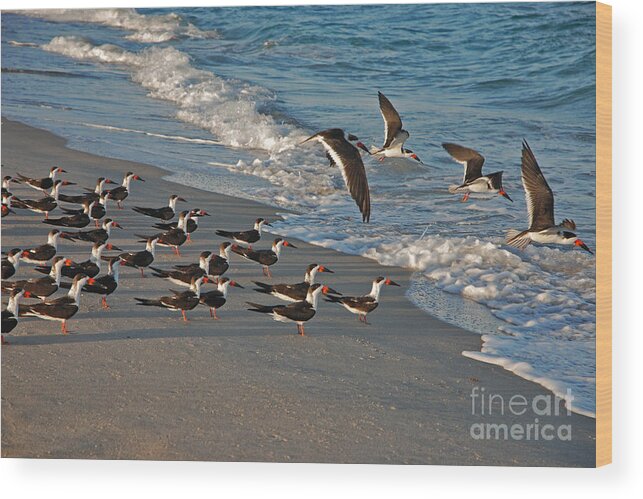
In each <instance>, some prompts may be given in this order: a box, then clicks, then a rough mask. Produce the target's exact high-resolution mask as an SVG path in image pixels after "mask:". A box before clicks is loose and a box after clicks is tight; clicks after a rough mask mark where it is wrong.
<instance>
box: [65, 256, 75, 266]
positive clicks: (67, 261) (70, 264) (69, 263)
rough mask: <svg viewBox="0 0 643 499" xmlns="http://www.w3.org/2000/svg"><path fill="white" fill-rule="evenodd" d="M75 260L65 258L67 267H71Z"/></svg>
mask: <svg viewBox="0 0 643 499" xmlns="http://www.w3.org/2000/svg"><path fill="white" fill-rule="evenodd" d="M73 263H74V262H73V261H71V260H70V259H69V258H67V259H66V260H65V267H71V266H72V264H73Z"/></svg>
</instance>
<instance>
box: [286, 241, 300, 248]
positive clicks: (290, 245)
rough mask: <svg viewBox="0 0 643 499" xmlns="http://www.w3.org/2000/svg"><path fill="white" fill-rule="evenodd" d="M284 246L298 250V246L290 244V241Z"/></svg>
mask: <svg viewBox="0 0 643 499" xmlns="http://www.w3.org/2000/svg"><path fill="white" fill-rule="evenodd" d="M284 246H289V247H291V248H295V249H297V246H295V245H294V244H293V243H289V242H288V241H284Z"/></svg>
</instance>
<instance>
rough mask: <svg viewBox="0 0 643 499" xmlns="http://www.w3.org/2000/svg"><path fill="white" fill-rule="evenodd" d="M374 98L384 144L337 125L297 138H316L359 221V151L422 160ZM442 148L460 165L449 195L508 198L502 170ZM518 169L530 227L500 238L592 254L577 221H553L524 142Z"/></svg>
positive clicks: (367, 200)
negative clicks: (580, 235) (338, 174)
mask: <svg viewBox="0 0 643 499" xmlns="http://www.w3.org/2000/svg"><path fill="white" fill-rule="evenodd" d="M378 98H379V105H380V112H381V114H382V118H383V119H384V144H383V145H382V147H381V148H374V149H372V150H369V149H368V148H367V147H366V146H365V145H364V144H363V143H362V142H361V141H360V140H359V138H358V137H357V136H356V135H353V134H351V133H346V132H345V131H344V130H342V129H341V128H331V129H328V130H324V131H321V132H318V133H316V134H315V135H313V136H311V137H309V138H307V139H306V140H304V141H303V142H302V144H304V143H307V142H309V141H317V142H319V143H320V144H321V145H322V146H323V147H324V149H325V150H326V156H327V158H328V159H329V161H330V166H338V167H339V168H340V170H341V173H342V177H343V178H344V182H345V183H346V187H347V188H348V191H349V192H350V194H351V196H352V197H353V199H354V200H355V203H356V204H357V206H358V208H359V210H360V212H361V214H362V221H363V222H368V221H369V220H370V218H371V197H370V191H369V187H368V179H367V177H366V168H365V167H364V162H363V160H362V154H361V152H360V150H361V151H364V152H365V153H366V154H367V155H371V156H374V157H375V158H377V159H378V160H380V161H384V160H385V159H386V158H406V159H411V160H415V161H418V162H420V163H421V160H420V158H419V157H418V156H417V154H415V153H414V152H413V151H411V150H410V149H406V148H405V147H404V144H405V142H406V140H407V139H408V138H409V136H410V134H409V132H408V131H406V130H404V128H403V127H402V118H401V117H400V114H399V113H398V112H397V110H396V109H395V107H394V106H393V104H392V103H391V101H390V100H389V99H388V98H387V97H386V96H385V95H384V94H382V92H378ZM442 147H443V148H444V149H445V150H446V152H447V153H449V155H450V156H451V157H452V158H453V159H454V160H455V161H457V162H458V163H461V164H462V165H464V178H463V180H462V183H461V184H460V185H452V186H450V187H449V188H448V189H449V192H450V193H452V194H462V195H463V197H462V201H463V202H464V201H467V200H468V199H469V196H470V195H471V194H472V193H477V194H494V195H495V194H497V195H500V196H503V197H504V198H506V199H508V200H509V201H512V202H513V200H512V199H511V197H509V195H508V194H507V192H506V191H505V190H504V188H503V186H502V174H503V172H502V171H499V172H494V173H488V174H486V175H483V173H482V166H483V165H484V161H485V158H484V156H482V155H481V154H480V153H479V152H477V151H475V150H473V149H470V148H468V147H463V146H461V145H458V144H451V143H444V144H442ZM521 173H522V175H521V176H522V185H523V187H524V190H525V197H526V201H527V213H528V221H529V227H528V228H527V229H525V230H522V231H519V230H514V229H510V230H508V231H507V237H506V240H505V242H506V243H507V244H508V245H510V246H513V247H516V248H519V249H521V250H522V249H525V248H526V247H527V246H528V245H529V244H531V243H532V242H536V243H541V244H560V245H575V246H578V247H580V248H582V249H584V250H586V251H588V252H589V253H592V251H591V250H590V249H589V248H588V247H587V245H586V244H585V243H584V242H583V241H582V240H581V239H580V238H578V236H577V235H576V232H575V231H576V224H575V223H574V221H573V220H570V219H564V220H563V221H562V222H560V223H558V224H557V223H556V221H555V220H554V194H553V192H552V190H551V188H550V187H549V184H548V183H547V180H546V179H545V176H544V175H543V173H542V171H541V169H540V166H539V165H538V162H537V161H536V157H535V156H534V153H533V151H532V150H531V148H530V147H529V144H527V142H526V141H523V144H522V167H521Z"/></svg>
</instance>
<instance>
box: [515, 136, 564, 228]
mask: <svg viewBox="0 0 643 499" xmlns="http://www.w3.org/2000/svg"><path fill="white" fill-rule="evenodd" d="M522 185H523V187H524V188H525V198H526V200H527V213H528V214H529V230H532V231H533V230H542V229H546V228H547V227H552V226H553V225H556V224H555V223H554V193H553V192H552V191H551V188H550V187H549V184H548V183H547V180H545V176H544V175H543V172H542V171H541V170H540V166H538V162H537V161H536V157H535V156H534V153H533V152H532V150H531V148H530V147H529V144H527V141H523V143H522Z"/></svg>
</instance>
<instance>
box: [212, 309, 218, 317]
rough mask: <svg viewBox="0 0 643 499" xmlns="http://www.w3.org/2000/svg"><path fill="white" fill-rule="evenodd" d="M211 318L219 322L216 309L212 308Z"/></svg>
mask: <svg viewBox="0 0 643 499" xmlns="http://www.w3.org/2000/svg"><path fill="white" fill-rule="evenodd" d="M212 318H213V319H216V320H219V316H218V315H217V309H216V308H215V307H212Z"/></svg>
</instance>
